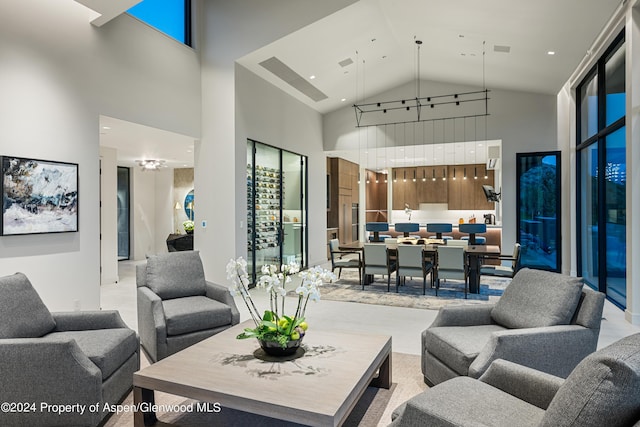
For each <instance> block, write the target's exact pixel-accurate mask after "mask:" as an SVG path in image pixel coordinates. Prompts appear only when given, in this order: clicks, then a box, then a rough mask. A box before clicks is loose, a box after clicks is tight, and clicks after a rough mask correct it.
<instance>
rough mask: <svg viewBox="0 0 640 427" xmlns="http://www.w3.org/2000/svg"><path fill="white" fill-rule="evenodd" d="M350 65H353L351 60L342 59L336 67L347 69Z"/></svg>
mask: <svg viewBox="0 0 640 427" xmlns="http://www.w3.org/2000/svg"><path fill="white" fill-rule="evenodd" d="M351 64H353V59H351V58H347V59H343V60H342V61H340V62H338V65H339V66H341V67H342V68H344V67H347V66H349V65H351Z"/></svg>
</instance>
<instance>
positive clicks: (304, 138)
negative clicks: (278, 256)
mask: <svg viewBox="0 0 640 427" xmlns="http://www.w3.org/2000/svg"><path fill="white" fill-rule="evenodd" d="M284 123H286V126H283V124H284ZM274 124H278V125H277V126H274ZM247 138H250V139H253V140H256V141H259V142H262V143H265V144H269V145H272V146H275V147H279V148H283V149H285V150H289V151H292V152H294V153H297V154H302V155H305V156H308V177H309V182H308V193H307V201H308V204H309V210H308V214H309V227H308V230H309V253H308V260H309V265H310V266H311V265H317V264H320V263H323V262H326V256H327V241H326V240H327V229H326V222H327V212H326V211H327V208H326V206H327V205H326V203H327V198H326V197H327V196H326V191H327V190H326V176H327V175H326V164H325V156H324V151H323V148H322V116H321V115H320V113H318V112H317V111H315V110H313V109H311V108H309V107H307V106H306V105H304V104H303V103H301V102H299V101H298V100H296V99H294V98H292V97H291V96H289V95H287V94H285V93H284V92H282V91H281V90H280V89H278V88H276V87H275V86H273V85H271V84H270V83H267V82H266V81H264V80H263V79H261V78H260V77H257V76H256V75H255V74H253V73H251V72H250V71H248V70H247V69H245V68H244V67H242V66H240V65H237V66H236V141H237V145H238V154H237V156H238V158H237V161H236V171H237V173H236V179H235V182H236V194H237V195H238V197H237V198H236V212H237V217H238V218H246V217H247V196H246V192H247V191H246V189H247V187H246V185H247V184H246V164H247V150H246V141H247ZM243 141H244V144H245V145H244V146H243V144H242V142H243ZM236 227H237V228H236V246H237V249H236V251H237V252H239V253H240V254H244V256H245V257H246V241H247V230H246V227H243V228H240V227H239V224H238V223H237V222H236Z"/></svg>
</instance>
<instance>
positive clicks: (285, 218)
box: [282, 151, 306, 265]
mask: <svg viewBox="0 0 640 427" xmlns="http://www.w3.org/2000/svg"><path fill="white" fill-rule="evenodd" d="M305 170H306V164H305V161H304V156H300V155H298V154H294V153H291V152H289V151H283V152H282V195H283V197H282V207H283V209H282V255H283V257H282V260H283V263H290V262H297V263H298V264H299V265H303V264H304V259H303V254H304V252H303V250H302V248H303V245H304V235H305V233H306V218H305V217H306V214H305V209H304V199H303V195H304V194H305V192H304V191H302V189H303V188H304V185H306V183H305V181H304V176H305V175H306V172H305Z"/></svg>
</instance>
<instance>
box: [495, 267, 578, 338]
mask: <svg viewBox="0 0 640 427" xmlns="http://www.w3.org/2000/svg"><path fill="white" fill-rule="evenodd" d="M581 293H582V281H581V280H580V279H578V278H576V277H569V276H565V275H563V274H559V273H553V272H550V271H543V270H532V269H529V268H523V269H522V270H520V271H518V273H516V275H515V276H514V278H513V280H512V281H511V283H510V284H509V286H507V288H506V289H505V290H504V293H503V294H502V297H500V299H499V300H498V302H497V303H496V306H495V307H494V308H493V310H492V311H491V318H492V319H493V320H494V321H495V322H496V323H498V324H499V325H502V326H504V327H506V328H512V329H520V328H536V327H542V326H554V325H568V324H569V323H570V322H571V319H572V318H573V314H574V313H575V311H576V308H577V306H578V302H579V301H580V295H581Z"/></svg>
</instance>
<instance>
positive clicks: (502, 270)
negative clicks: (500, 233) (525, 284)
mask: <svg viewBox="0 0 640 427" xmlns="http://www.w3.org/2000/svg"><path fill="white" fill-rule="evenodd" d="M520 253H521V250H520V243H516V244H515V245H513V254H511V255H486V256H484V257H482V260H483V261H484V260H499V261H510V265H502V264H500V265H492V264H481V265H480V276H482V275H484V276H498V277H510V278H513V276H514V275H515V274H516V273H517V272H518V270H519V269H520Z"/></svg>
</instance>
